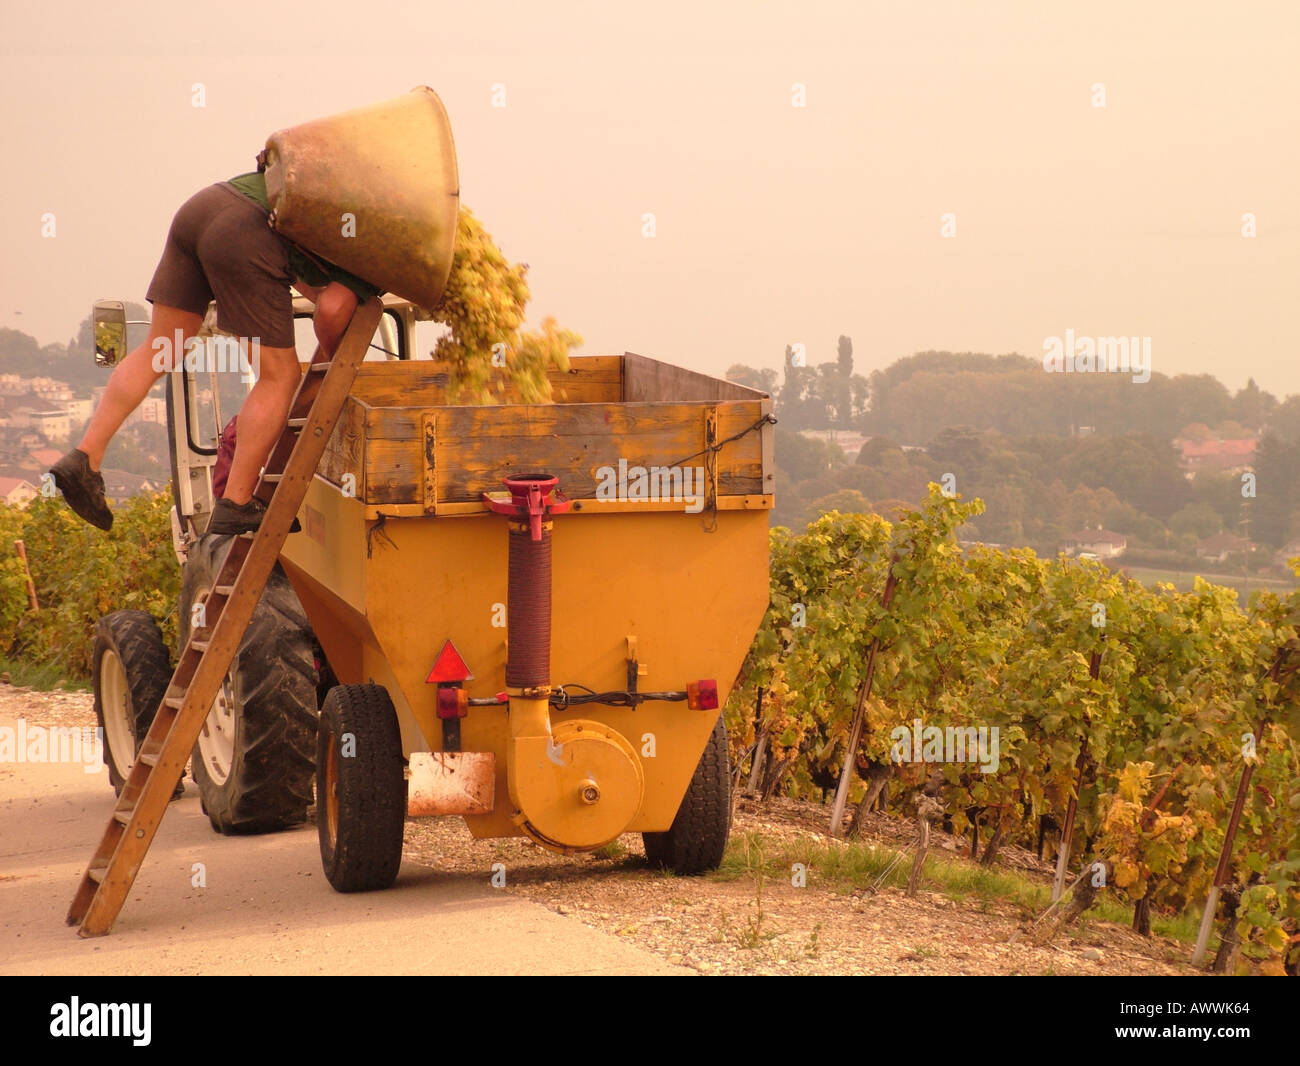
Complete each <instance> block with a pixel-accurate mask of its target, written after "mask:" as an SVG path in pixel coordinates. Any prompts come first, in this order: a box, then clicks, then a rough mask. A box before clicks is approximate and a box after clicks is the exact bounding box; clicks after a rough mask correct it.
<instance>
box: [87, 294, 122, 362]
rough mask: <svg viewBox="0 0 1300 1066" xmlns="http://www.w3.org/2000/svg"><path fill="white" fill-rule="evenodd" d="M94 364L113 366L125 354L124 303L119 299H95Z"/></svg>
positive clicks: (93, 316)
mask: <svg viewBox="0 0 1300 1066" xmlns="http://www.w3.org/2000/svg"><path fill="white" fill-rule="evenodd" d="M92 318H93V321H94V324H95V365H96V366H115V365H116V364H117V362H118V360H119V359H122V358H124V357H125V356H126V305H125V304H124V303H122V301H121V300H96V301H95V310H94V314H93V315H92Z"/></svg>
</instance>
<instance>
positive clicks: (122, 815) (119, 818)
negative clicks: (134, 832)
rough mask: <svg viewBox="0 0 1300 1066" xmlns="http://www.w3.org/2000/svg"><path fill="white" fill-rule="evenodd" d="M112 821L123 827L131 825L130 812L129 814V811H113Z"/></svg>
mask: <svg viewBox="0 0 1300 1066" xmlns="http://www.w3.org/2000/svg"><path fill="white" fill-rule="evenodd" d="M113 821H115V822H121V823H122V824H123V825H130V824H131V812H130V811H119V810H115V811H113Z"/></svg>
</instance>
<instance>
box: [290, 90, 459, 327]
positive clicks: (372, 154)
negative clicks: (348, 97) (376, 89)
mask: <svg viewBox="0 0 1300 1066" xmlns="http://www.w3.org/2000/svg"><path fill="white" fill-rule="evenodd" d="M266 194H267V200H268V202H269V204H270V207H271V210H272V225H273V226H274V227H275V229H276V230H277V231H278V232H280V233H282V234H284V236H286V237H287V238H289V240H291V241H293V242H294V243H295V244H298V245H301V246H302V247H303V248H305V249H306V250H307V251H309V252H313V253H315V254H316V255H318V256H321V257H322V258H325V259H328V260H329V261H330V262H332V263H336V264H338V265H339V266H340V267H342V268H343V269H344V270H347V271H349V272H350V273H353V274H355V275H357V277H359V278H361V279H363V280H365V281H368V282H370V283H371V284H373V285H377V286H380V287H381V288H383V289H384V290H385V291H387V292H392V293H396V294H397V295H398V296H402V297H405V298H406V299H408V300H410V301H412V302H413V303H416V304H418V305H419V306H421V307H424V308H429V309H432V308H435V307H437V305H438V303H439V301H441V299H442V291H443V288H444V286H445V285H446V284H447V276H448V274H449V273H450V272H451V257H452V251H453V249H454V247H455V242H456V218H457V212H458V209H459V201H460V179H459V176H458V175H457V172H456V149H455V145H454V144H453V143H452V138H451V124H450V123H449V122H448V120H447V111H446V109H445V108H444V107H443V106H442V101H441V100H439V99H438V94H437V93H435V92H434V91H433V90H432V89H430V88H428V87H427V86H423V85H421V86H418V87H416V88H415V89H412V90H411V91H410V92H409V93H406V94H405V95H404V96H398V97H395V98H394V99H392V100H385V101H383V102H382V103H378V104H372V105H371V106H369V107H362V108H358V109H356V110H355V111H346V112H344V113H343V114H341V115H333V116H330V117H329V118H321V119H316V120H315V121H313V122H305V123H303V124H302V125H300V126H291V127H290V128H289V129H285V130H280V131H278V132H277V133H273V134H272V135H271V136H270V138H269V139H268V140H267V142H266Z"/></svg>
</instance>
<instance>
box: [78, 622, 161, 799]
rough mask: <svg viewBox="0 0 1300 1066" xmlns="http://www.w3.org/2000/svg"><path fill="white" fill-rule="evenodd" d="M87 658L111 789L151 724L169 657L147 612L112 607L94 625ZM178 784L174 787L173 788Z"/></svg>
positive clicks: (121, 779) (121, 780)
mask: <svg viewBox="0 0 1300 1066" xmlns="http://www.w3.org/2000/svg"><path fill="white" fill-rule="evenodd" d="M91 662H92V663H93V665H94V679H95V718H96V719H97V720H98V722H99V728H100V729H101V730H102V733H101V734H100V735H101V736H102V737H103V744H104V762H106V763H107V764H108V780H109V782H110V783H111V784H112V786H113V791H115V792H116V793H118V795H121V793H122V786H123V785H124V784H125V783H126V778H127V775H128V774H130V773H131V767H132V766H133V765H134V763H135V756H136V752H138V751H139V750H140V745H141V744H142V743H144V738H145V734H146V733H148V732H149V726H150V725H152V724H153V717H154V715H155V714H156V713H157V712H158V705H159V704H160V703H161V702H162V698H163V693H164V692H166V691H167V683H168V682H169V681H170V680H171V676H172V668H171V660H170V659H169V658H168V656H167V645H166V644H164V643H163V638H162V633H161V631H160V630H159V629H158V623H157V622H155V621H154V620H153V616H152V615H150V614H149V613H148V612H147V611H114V612H113V613H112V614H108V615H105V616H104V617H103V618H101V619H100V620H99V622H98V624H97V625H96V626H95V649H94V652H93V653H92V658H91ZM182 790H183V786H177V793H178V794H179V793H180V792H181V791H182Z"/></svg>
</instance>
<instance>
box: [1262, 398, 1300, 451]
mask: <svg viewBox="0 0 1300 1066" xmlns="http://www.w3.org/2000/svg"><path fill="white" fill-rule="evenodd" d="M1267 427H1268V432H1269V433H1272V434H1273V435H1274V436H1275V437H1278V438H1280V439H1281V440H1284V441H1290V442H1291V443H1296V442H1300V396H1288V397H1287V398H1286V399H1285V400H1283V401H1282V402H1281V403H1280V404H1278V405H1277V407H1275V408H1274V409H1273V410H1272V411H1271V412H1270V413H1269V416H1268V420H1267Z"/></svg>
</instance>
